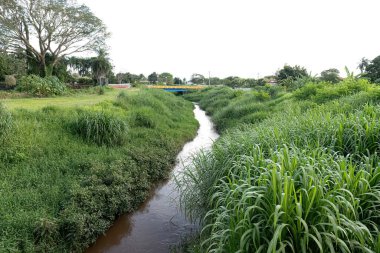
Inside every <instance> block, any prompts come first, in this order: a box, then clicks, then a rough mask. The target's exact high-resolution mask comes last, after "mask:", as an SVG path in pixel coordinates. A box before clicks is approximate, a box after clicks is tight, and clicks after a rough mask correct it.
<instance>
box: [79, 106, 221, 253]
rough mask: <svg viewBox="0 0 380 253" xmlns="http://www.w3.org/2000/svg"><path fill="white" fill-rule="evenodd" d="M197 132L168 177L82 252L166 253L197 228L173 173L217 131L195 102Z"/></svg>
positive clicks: (209, 140) (203, 147)
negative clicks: (185, 211) (183, 208)
mask: <svg viewBox="0 0 380 253" xmlns="http://www.w3.org/2000/svg"><path fill="white" fill-rule="evenodd" d="M194 115H195V118H196V119H197V120H198V122H199V125H200V126H199V129H198V132H197V136H196V137H195V138H194V139H193V140H192V141H191V142H188V143H186V145H185V146H184V147H183V149H182V151H181V152H180V153H179V154H178V156H177V162H176V165H175V167H174V169H173V171H172V172H171V177H170V179H169V180H167V181H165V182H162V183H160V184H158V186H157V187H156V188H155V189H153V190H152V192H151V195H150V197H149V198H148V199H147V200H146V201H145V203H144V204H143V205H142V206H141V207H140V208H139V209H138V210H137V211H136V212H134V213H132V214H128V215H123V216H121V217H120V218H119V219H118V220H116V221H115V223H114V225H113V226H112V227H111V228H110V229H109V230H108V231H107V232H106V233H105V234H104V235H103V236H100V237H99V238H98V239H97V241H96V242H95V244H94V245H92V246H91V247H90V248H89V249H87V251H86V253H116V252H117V253H121V252H123V253H150V252H154V253H168V252H170V248H171V247H173V246H175V245H178V244H179V243H180V242H181V240H182V238H184V237H185V236H186V235H189V234H191V233H192V232H193V231H194V230H196V229H197V225H196V224H193V223H192V222H190V221H189V220H188V219H187V218H186V217H185V215H184V214H183V213H182V212H181V210H180V208H179V203H178V198H179V192H178V189H177V187H176V182H175V180H174V178H173V175H179V174H180V173H181V171H183V168H184V167H185V166H186V165H188V164H190V163H191V158H192V156H193V155H194V154H196V153H197V152H199V151H200V150H201V149H209V148H210V147H211V145H212V143H213V141H214V140H216V139H217V138H218V137H219V135H218V134H217V133H216V131H215V130H214V127H213V124H212V122H211V120H210V118H209V117H208V116H207V115H206V113H205V112H204V111H203V110H201V109H200V108H199V106H198V105H195V109H194Z"/></svg>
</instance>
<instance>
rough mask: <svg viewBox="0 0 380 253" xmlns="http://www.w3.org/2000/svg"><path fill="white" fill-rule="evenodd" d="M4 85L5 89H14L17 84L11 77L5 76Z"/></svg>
mask: <svg viewBox="0 0 380 253" xmlns="http://www.w3.org/2000/svg"><path fill="white" fill-rule="evenodd" d="M4 84H5V87H7V88H14V87H15V86H16V84H17V80H16V78H15V77H14V76H13V75H7V76H5V80H4Z"/></svg>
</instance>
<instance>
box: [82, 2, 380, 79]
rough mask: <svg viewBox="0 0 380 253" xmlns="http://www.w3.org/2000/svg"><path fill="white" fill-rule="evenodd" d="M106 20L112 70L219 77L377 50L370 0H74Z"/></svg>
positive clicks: (375, 6)
mask: <svg viewBox="0 0 380 253" xmlns="http://www.w3.org/2000/svg"><path fill="white" fill-rule="evenodd" d="M80 2H82V3H85V4H86V5H88V6H89V7H90V8H91V9H92V10H93V11H94V13H95V14H96V15H97V16H98V17H100V18H101V19H102V20H103V21H104V22H105V24H106V25H107V27H108V29H109V31H110V32H111V33H112V37H111V39H110V40H109V45H110V47H111V51H110V52H111V58H112V60H113V64H114V65H115V71H116V72H118V71H123V72H124V71H129V72H132V73H144V74H146V75H147V74H149V73H151V72H153V71H156V72H164V71H168V72H171V73H173V74H174V75H176V76H180V77H187V78H188V77H189V76H190V75H191V74H192V73H201V74H204V75H207V73H208V71H211V75H212V76H220V77H226V76H230V75H237V76H242V77H257V75H258V74H260V75H261V76H263V75H269V74H273V73H274V72H275V71H276V70H277V69H279V68H281V67H282V66H283V65H284V64H285V63H287V64H291V65H294V64H298V65H301V66H305V67H307V69H308V70H310V71H312V72H313V73H314V74H317V73H319V72H321V71H322V70H324V69H327V68H332V67H334V68H338V69H340V70H341V71H343V68H344V66H346V65H347V66H348V67H349V68H350V69H351V70H355V68H356V66H357V64H358V62H359V61H360V59H361V58H362V57H367V58H370V59H372V58H374V57H376V56H377V55H380V46H379V45H380V34H379V33H378V18H377V16H378V13H377V12H378V10H379V7H380V4H379V3H378V1H375V0H373V1H371V0H362V1H352V0H348V1H347V0H346V1H343V0H266V1H264V0H234V1H232V0H229V1H227V0H125V1H121V0H107V1H104V0H81V1H80Z"/></svg>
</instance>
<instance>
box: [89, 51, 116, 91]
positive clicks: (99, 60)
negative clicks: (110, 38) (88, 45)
mask: <svg viewBox="0 0 380 253" xmlns="http://www.w3.org/2000/svg"><path fill="white" fill-rule="evenodd" d="M91 65H92V67H91V68H92V74H93V76H94V79H96V80H97V83H98V84H99V85H104V84H105V83H106V82H104V83H103V82H102V80H105V79H106V78H107V74H108V73H109V72H110V71H111V70H112V64H111V62H110V59H109V58H108V53H107V52H106V50H104V49H99V50H98V56H97V57H93V58H92V64H91Z"/></svg>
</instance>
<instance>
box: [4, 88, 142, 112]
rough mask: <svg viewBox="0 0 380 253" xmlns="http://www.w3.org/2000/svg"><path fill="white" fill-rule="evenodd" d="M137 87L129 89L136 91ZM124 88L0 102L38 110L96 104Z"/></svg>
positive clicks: (11, 108)
mask: <svg viewBox="0 0 380 253" xmlns="http://www.w3.org/2000/svg"><path fill="white" fill-rule="evenodd" d="M135 90H136V89H132V90H128V91H135ZM121 91H122V90H119V89H110V90H108V91H106V93H105V94H103V95H98V94H75V95H70V96H64V97H50V98H17V99H15V98H11V99H0V103H2V104H3V105H5V106H6V107H7V108H8V109H10V110H13V109H18V108H22V109H30V110H38V109H41V108H43V107H46V106H60V107H75V106H84V105H94V104H97V103H99V102H102V101H106V100H113V99H115V98H116V97H117V95H118V94H119V93H120V92H121Z"/></svg>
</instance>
